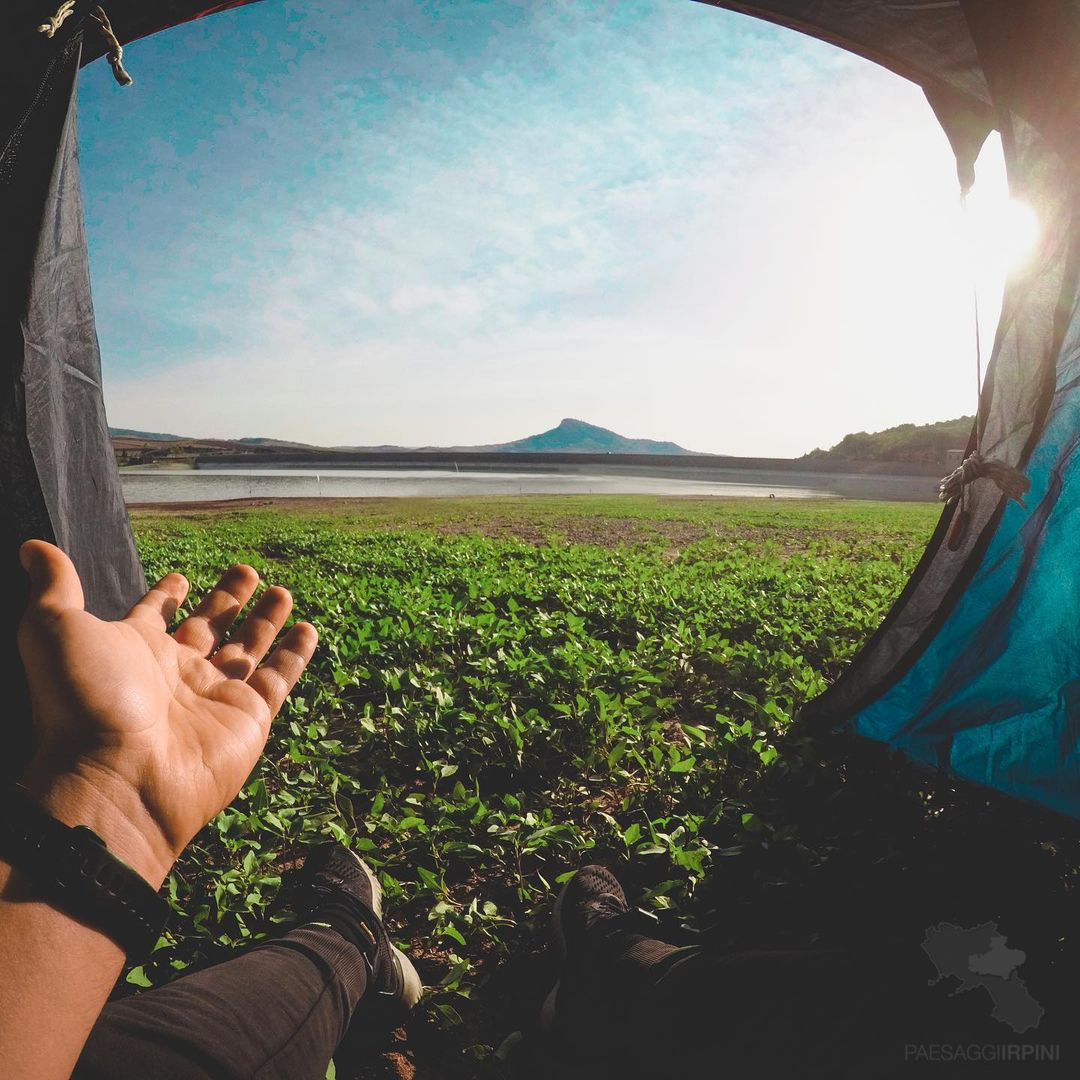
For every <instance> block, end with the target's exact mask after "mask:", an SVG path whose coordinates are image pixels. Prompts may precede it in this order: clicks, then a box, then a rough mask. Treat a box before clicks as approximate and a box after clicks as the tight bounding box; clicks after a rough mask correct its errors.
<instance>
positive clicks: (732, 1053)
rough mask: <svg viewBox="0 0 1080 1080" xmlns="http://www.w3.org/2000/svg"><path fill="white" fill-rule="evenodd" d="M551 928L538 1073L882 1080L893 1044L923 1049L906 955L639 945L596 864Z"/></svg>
mask: <svg viewBox="0 0 1080 1080" xmlns="http://www.w3.org/2000/svg"><path fill="white" fill-rule="evenodd" d="M554 923H555V931H556V936H557V938H558V940H559V943H560V946H561V952H562V959H563V963H562V971H561V976H560V981H559V983H558V984H557V985H556V988H555V989H554V990H553V991H552V993H551V995H550V996H549V998H548V1001H547V1003H546V1004H545V1006H544V1011H543V1014H542V1016H541V1029H542V1030H544V1031H546V1033H547V1034H548V1036H549V1039H548V1040H547V1043H548V1045H549V1046H550V1047H551V1052H552V1056H553V1060H552V1061H551V1062H550V1063H548V1065H547V1071H546V1072H541V1073H540V1074H539V1075H562V1076H571V1075H572V1076H573V1077H575V1078H576V1077H578V1076H581V1077H588V1080H600V1078H607V1077H611V1078H615V1077H618V1078H619V1080H626V1078H629V1077H637V1076H641V1077H649V1078H651V1080H655V1078H656V1077H658V1076H686V1077H691V1076H703V1077H708V1076H721V1075H724V1076H731V1077H740V1078H750V1077H762V1078H771V1077H775V1076H801V1077H829V1078H830V1080H839V1078H842V1077H844V1078H846V1077H862V1076H880V1077H885V1076H892V1075H894V1073H895V1072H896V1071H897V1070H898V1069H899V1067H900V1066H902V1063H903V1058H902V1045H903V1043H904V1042H909V1043H910V1042H912V1041H916V1042H918V1041H933V1040H928V1039H923V1038H922V1036H924V1035H925V1034H928V1033H929V1032H930V1031H931V1030H932V1029H931V1028H930V1027H929V1026H928V1025H927V1024H926V1017H925V1015H924V1014H925V1013H926V1011H927V1008H928V1006H932V1005H933V1004H934V1003H933V1001H932V1000H929V999H926V998H925V983H926V977H925V975H926V973H925V972H924V971H922V972H920V971H918V970H917V966H916V965H917V961H918V959H919V957H918V955H917V952H918V950H917V949H909V950H907V951H908V952H910V953H911V956H910V957H908V958H907V959H906V960H905V958H904V956H900V957H897V956H895V955H892V953H891V950H889V949H888V948H886V947H884V946H882V947H878V948H875V949H872V950H869V951H868V952H867V953H866V954H865V955H860V954H857V953H854V952H852V951H839V950H836V951H826V950H801V951H779V950H772V951H756V952H740V953H732V952H729V951H727V950H725V949H721V948H716V947H712V946H694V947H690V948H681V949H680V948H676V947H674V946H672V945H669V944H667V943H665V942H663V941H659V940H656V939H655V938H652V937H650V936H649V931H648V925H647V924H646V923H645V920H644V918H643V917H642V916H640V915H639V914H637V913H635V912H633V911H631V910H630V908H629V906H628V905H627V903H626V897H625V895H624V894H623V891H622V888H621V887H620V886H619V883H618V881H617V880H616V879H615V878H614V877H613V876H612V875H611V874H610V873H608V871H606V870H604V869H603V868H602V867H585V868H583V869H582V870H581V871H579V873H578V874H577V875H576V876H575V877H574V878H573V879H571V881H570V882H568V884H567V885H566V887H565V889H564V890H563V892H562V894H561V895H560V897H559V901H558V903H557V904H556V909H555V918H554ZM910 961H914V962H915V964H914V965H913V964H912V963H911V962H910ZM920 986H921V988H922V992H923V995H924V997H923V999H922V1000H921V1001H920V997H919V993H918V990H919V988H920ZM920 1006H921V1007H920ZM938 1026H939V1027H940V1025H938ZM901 1036H902V1037H901ZM916 1036H919V1038H916Z"/></svg>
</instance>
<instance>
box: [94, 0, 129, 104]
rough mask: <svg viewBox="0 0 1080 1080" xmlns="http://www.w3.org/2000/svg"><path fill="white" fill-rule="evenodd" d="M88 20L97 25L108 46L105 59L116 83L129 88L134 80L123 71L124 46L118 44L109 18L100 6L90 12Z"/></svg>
mask: <svg viewBox="0 0 1080 1080" xmlns="http://www.w3.org/2000/svg"><path fill="white" fill-rule="evenodd" d="M90 18H91V19H93V20H94V22H96V23H97V25H98V29H99V30H100V31H101V36H102V37H103V38H104V39H105V44H106V45H107V46H108V51H107V52H106V53H105V59H106V60H108V61H109V67H111V68H112V72H113V75H115V76H116V81H117V82H118V83H119V84H120V85H121V86H130V85H131V84H132V83H133V82H134V81H135V80H134V79H133V78H132V77H131V76H130V75H129V74H128V73H127V71H126V70H125V69H124V46H123V45H121V44H120V39H119V38H118V37H117V36H116V34H115V33H114V32H113V28H112V23H110V22H109V16H108V15H106V14H105V9H104V8H103V7H100V6H99V7H96V8H94V10H93V11H91V12H90Z"/></svg>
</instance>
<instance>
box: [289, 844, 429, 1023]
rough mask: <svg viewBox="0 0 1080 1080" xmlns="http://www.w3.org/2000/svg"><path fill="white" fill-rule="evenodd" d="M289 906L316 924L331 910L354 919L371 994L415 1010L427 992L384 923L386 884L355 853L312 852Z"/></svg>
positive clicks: (319, 847) (325, 848)
mask: <svg viewBox="0 0 1080 1080" xmlns="http://www.w3.org/2000/svg"><path fill="white" fill-rule="evenodd" d="M289 893H290V900H291V905H290V906H291V907H292V908H293V910H294V911H295V912H296V914H297V916H298V917H299V918H300V919H301V920H303V921H307V922H318V921H319V916H320V912H325V911H326V909H327V908H328V907H330V906H333V907H335V908H337V909H339V910H340V909H341V908H345V909H346V910H347V911H348V913H349V915H350V916H351V917H355V919H356V924H357V927H358V929H359V931H360V933H359V935H358V944H359V947H360V951H361V953H362V954H363V956H364V961H365V963H366V964H367V968H368V991H367V993H366V994H365V998H367V994H368V993H375V994H377V995H379V999H380V1000H381V1002H382V1003H383V1004H385V1005H388V1006H392V1007H394V1009H395V1010H397V1009H400V1010H402V1011H404V1010H408V1009H411V1008H412V1007H413V1006H414V1005H415V1004H416V1003H417V1002H418V1001H419V1000H420V998H421V996H422V994H423V992H424V988H423V984H422V983H421V982H420V976H419V975H418V974H417V973H416V968H414V967H413V965H412V962H411V961H410V960H409V958H408V957H407V956H406V955H405V954H404V953H403V952H402V951H401V950H400V949H398V948H397V947H396V946H395V945H394V944H392V942H391V941H390V937H389V935H388V934H387V932H386V929H385V928H384V927H383V923H382V886H381V885H380V884H379V882H378V879H377V878H376V877H375V874H374V873H373V872H372V870H371V867H370V866H368V864H367V863H366V862H364V860H363V859H361V858H360V856H359V855H357V854H356V852H355V851H352V850H351V849H350V848H347V847H345V846H344V845H343V844H315V845H312V846H311V847H309V848H308V850H307V856H306V858H305V859H304V865H303V867H302V868H301V869H300V870H299V871H298V872H297V874H296V877H295V879H294V881H293V883H292V886H291V888H290V890H289Z"/></svg>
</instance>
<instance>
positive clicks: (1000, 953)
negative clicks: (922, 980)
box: [922, 922, 1046, 1035]
mask: <svg viewBox="0 0 1080 1080" xmlns="http://www.w3.org/2000/svg"><path fill="white" fill-rule="evenodd" d="M922 947H923V951H924V952H925V953H926V955H927V956H929V957H930V960H931V962H932V963H933V965H934V967H935V968H937V972H938V977H937V978H936V979H932V980H931V981H930V985H931V986H936V985H937V984H938V983H940V982H941V981H942V980H944V979H958V980H959V981H960V986H959V987H958V988H957V989H956V990H954V991H953V994H963V993H966V992H967V991H969V990H975V989H978V988H979V987H981V988H982V989H984V990H985V991H986V992H987V993H988V994H989V995H990V997H991V999H992V1000H993V1003H994V1009H993V1012H992V1013H991V1015H992V1016H993V1018H994V1019H995V1020H1000V1021H1001V1022H1002V1023H1003V1024H1008V1025H1009V1027H1011V1028H1012V1029H1013V1031H1015V1032H1016V1034H1017V1035H1022V1034H1024V1032H1026V1031H1031V1030H1033V1029H1035V1028H1037V1027H1038V1026H1039V1022H1040V1021H1041V1020H1042V1018H1043V1016H1044V1014H1045V1011H1046V1010H1045V1009H1043V1007H1042V1006H1041V1005H1040V1004H1039V1003H1038V1002H1037V1001H1036V1000H1035V999H1034V998H1033V997H1032V996H1031V994H1030V993H1029V992H1028V988H1027V987H1026V986H1025V985H1024V980H1023V979H1021V978H1020V976H1019V975H1018V974H1017V968H1019V967H1020V966H1021V965H1022V964H1023V963H1024V961H1025V960H1026V959H1027V954H1026V953H1024V952H1021V951H1020V950H1019V949H1010V948H1009V944H1008V941H1007V940H1006V938H1005V936H1004V935H1003V934H1001V933H999V931H998V928H997V923H993V922H987V923H982V924H981V925H980V926H976V927H974V928H972V929H970V930H965V929H963V928H961V927H959V926H953V925H952V923H946V922H943V923H938V924H937V926H931V927H929V928H928V929H927V931H926V939H925V940H924V941H923V943H922Z"/></svg>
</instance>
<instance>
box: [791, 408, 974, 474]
mask: <svg viewBox="0 0 1080 1080" xmlns="http://www.w3.org/2000/svg"><path fill="white" fill-rule="evenodd" d="M973 423H974V417H971V416H960V417H957V419H955V420H941V421H939V422H938V423H936V424H901V425H900V426H899V427H893V428H887V429H886V430H885V431H872V432H867V431H859V432H856V433H854V434H852V435H845V436H844V437H843V438H842V439H841V440H840V441H839V442H838V443H837V444H836V445H835V446H834V447H832V448H831V449H829V450H811V451H810V453H809V454H805V455H803V456H804V460H805V459H811V460H815V459H816V460H829V461H917V462H925V463H927V464H932V465H942V464H945V459H946V456H947V452H948V451H949V450H963V449H965V448H966V447H967V442H968V437H969V436H970V435H971V428H972V425H973Z"/></svg>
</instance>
